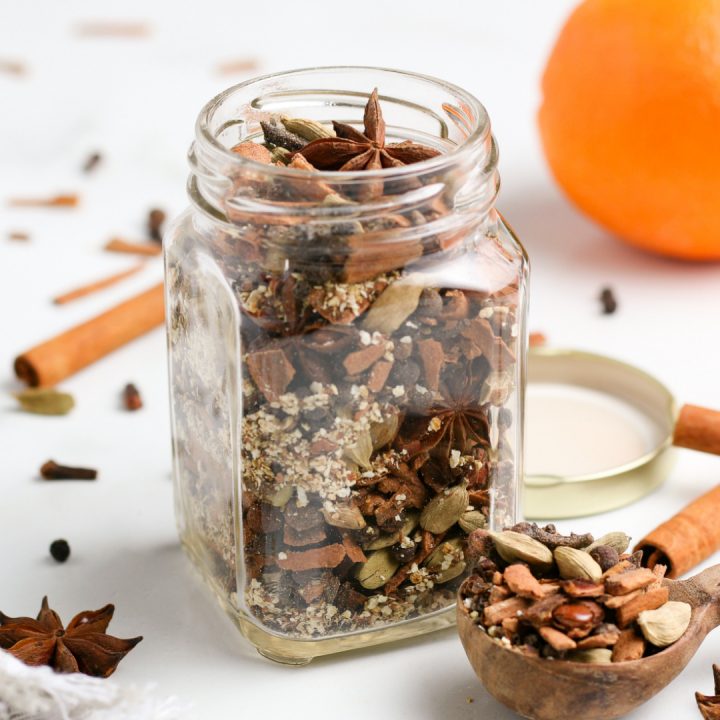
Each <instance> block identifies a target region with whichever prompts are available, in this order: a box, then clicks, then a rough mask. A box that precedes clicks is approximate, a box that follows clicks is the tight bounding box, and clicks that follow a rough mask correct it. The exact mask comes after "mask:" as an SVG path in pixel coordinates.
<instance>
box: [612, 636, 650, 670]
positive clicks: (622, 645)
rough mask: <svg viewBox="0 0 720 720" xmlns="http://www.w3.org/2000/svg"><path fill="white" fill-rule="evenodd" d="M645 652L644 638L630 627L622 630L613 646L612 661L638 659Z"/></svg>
mask: <svg viewBox="0 0 720 720" xmlns="http://www.w3.org/2000/svg"><path fill="white" fill-rule="evenodd" d="M644 654H645V639H644V638H643V637H641V636H640V635H638V634H637V633H636V632H635V631H634V630H633V629H632V628H628V629H627V630H623V631H622V632H621V633H620V637H619V638H618V641H617V642H616V643H615V645H614V647H613V653H612V661H613V662H625V661H626V660H639V659H640V658H641V657H642V656H643V655H644Z"/></svg>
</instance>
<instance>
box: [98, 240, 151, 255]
mask: <svg viewBox="0 0 720 720" xmlns="http://www.w3.org/2000/svg"><path fill="white" fill-rule="evenodd" d="M105 250H107V251H109V252H119V253H129V254H131V255H161V254H162V247H160V246H159V245H157V244H156V243H141V242H130V241H129V240H123V239H122V238H112V239H111V240H110V241H109V242H108V243H107V244H106V245H105Z"/></svg>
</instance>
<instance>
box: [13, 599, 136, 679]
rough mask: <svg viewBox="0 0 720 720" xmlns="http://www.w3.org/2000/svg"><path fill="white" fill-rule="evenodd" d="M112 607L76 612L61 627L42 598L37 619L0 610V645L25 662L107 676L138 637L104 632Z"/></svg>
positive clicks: (54, 613)
mask: <svg viewBox="0 0 720 720" xmlns="http://www.w3.org/2000/svg"><path fill="white" fill-rule="evenodd" d="M114 612H115V607H114V606H113V605H106V606H105V607H104V608H100V610H94V611H93V610H86V611H85V612H81V613H79V614H77V615H76V616H75V617H74V618H73V619H72V620H71V621H70V623H69V625H68V626H67V627H66V628H65V627H63V624H62V621H61V620H60V618H59V617H58V614H57V613H56V612H55V611H54V610H51V609H50V608H49V607H48V600H47V597H44V598H43V601H42V607H41V608H40V612H39V614H38V616H37V620H33V619H32V618H29V617H19V618H11V617H8V616H7V615H5V614H4V613H2V612H0V648H3V649H5V650H7V651H8V652H9V653H10V654H11V655H14V656H15V657H16V658H17V659H18V660H22V661H23V662H24V663H25V664H26V665H33V666H38V665H49V666H50V667H51V668H53V670H55V671H56V672H61V673H73V672H81V673H85V675H92V676H94V677H103V678H105V677H108V676H110V675H112V674H113V673H114V672H115V669H116V668H117V666H118V663H119V662H120V661H121V660H122V659H123V658H124V657H125V656H126V655H127V654H128V653H129V652H130V651H131V650H132V649H133V648H134V647H135V646H136V645H137V644H138V643H139V642H140V641H141V640H142V637H136V638H131V639H130V640H121V639H120V638H116V637H113V636H112V635H108V634H106V632H105V631H106V630H107V626H108V625H109V624H110V620H112V616H113V613H114Z"/></svg>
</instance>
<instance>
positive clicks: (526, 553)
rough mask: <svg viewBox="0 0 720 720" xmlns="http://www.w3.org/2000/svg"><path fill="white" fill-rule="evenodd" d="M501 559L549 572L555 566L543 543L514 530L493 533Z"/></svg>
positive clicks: (550, 553)
mask: <svg viewBox="0 0 720 720" xmlns="http://www.w3.org/2000/svg"><path fill="white" fill-rule="evenodd" d="M490 536H491V537H492V539H493V542H494V543H495V548H496V550H497V551H498V553H499V555H500V557H501V558H502V559H503V560H505V562H508V563H514V562H525V563H527V564H528V565H530V567H533V568H539V569H541V570H549V569H550V568H551V567H552V565H553V554H552V552H551V550H550V549H549V548H548V547H546V546H545V545H543V544H542V543H541V542H538V541H537V540H534V539H533V538H531V537H528V536H527V535H523V534H522V533H519V532H515V531H514V530H503V532H491V533H490Z"/></svg>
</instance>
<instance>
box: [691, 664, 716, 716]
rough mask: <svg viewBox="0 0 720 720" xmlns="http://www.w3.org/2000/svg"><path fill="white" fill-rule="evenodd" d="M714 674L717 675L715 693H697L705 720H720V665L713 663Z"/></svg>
mask: <svg viewBox="0 0 720 720" xmlns="http://www.w3.org/2000/svg"><path fill="white" fill-rule="evenodd" d="M713 675H714V677H715V694H714V695H703V694H702V693H699V692H696V693H695V699H696V700H697V704H698V709H699V710H700V714H701V715H702V716H703V718H705V720H720V665H713Z"/></svg>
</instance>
